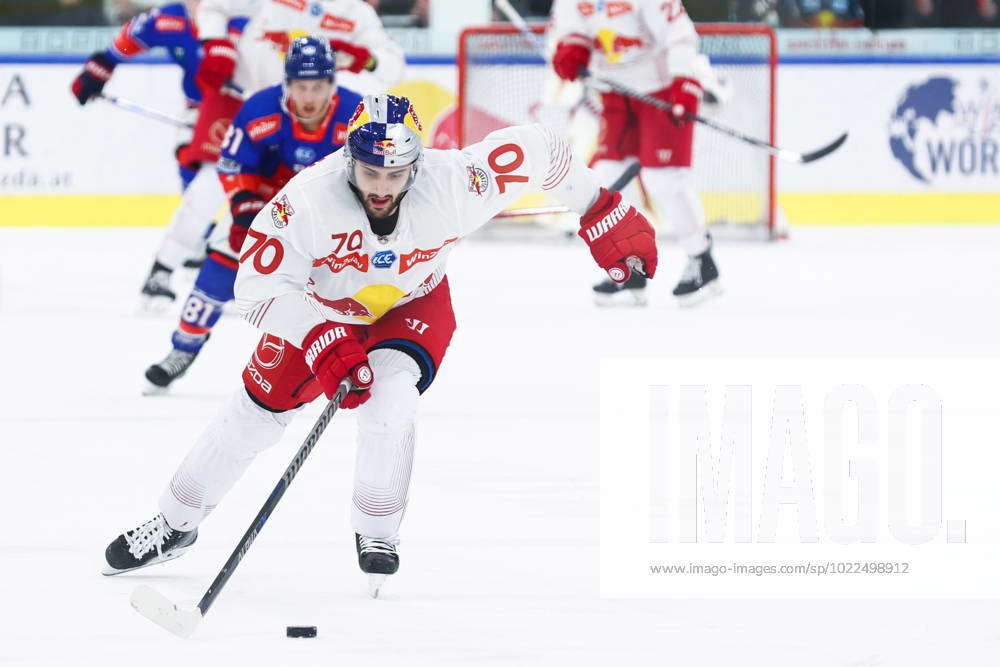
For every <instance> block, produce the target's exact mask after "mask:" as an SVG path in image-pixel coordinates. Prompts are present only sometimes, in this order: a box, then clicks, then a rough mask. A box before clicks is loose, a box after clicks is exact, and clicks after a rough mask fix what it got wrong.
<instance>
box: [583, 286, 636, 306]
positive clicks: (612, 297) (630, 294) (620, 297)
mask: <svg viewBox="0 0 1000 667" xmlns="http://www.w3.org/2000/svg"><path fill="white" fill-rule="evenodd" d="M594 303H595V304H596V305H598V306H600V307H601V308H643V307H645V306H648V305H649V298H648V297H647V296H646V290H631V289H630V290H622V291H620V292H615V293H614V294H601V293H599V292H595V293H594Z"/></svg>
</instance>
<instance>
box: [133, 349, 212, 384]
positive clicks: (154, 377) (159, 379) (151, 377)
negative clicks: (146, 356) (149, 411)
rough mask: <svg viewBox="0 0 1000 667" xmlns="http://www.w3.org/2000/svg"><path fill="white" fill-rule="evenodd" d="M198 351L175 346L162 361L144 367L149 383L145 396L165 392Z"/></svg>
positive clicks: (185, 370)
mask: <svg viewBox="0 0 1000 667" xmlns="http://www.w3.org/2000/svg"><path fill="white" fill-rule="evenodd" d="M206 340H207V339H206ZM200 351H201V348H198V352H200ZM198 352H185V351H184V350H178V349H177V348H176V347H175V348H174V349H172V350H170V354H168V355H167V356H166V357H164V358H163V360H162V361H159V362H157V363H155V364H153V365H152V366H150V367H149V368H147V369H146V380H147V381H148V382H149V384H148V385H147V386H146V390H145V391H144V392H143V393H144V394H145V395H146V396H154V395H156V394H162V393H164V392H166V391H167V389H168V388H169V387H170V383H171V382H173V381H174V380H176V379H177V378H179V377H180V376H182V375H184V373H186V372H187V369H188V368H189V367H190V366H191V364H193V363H194V360H195V358H196V357H197V356H198Z"/></svg>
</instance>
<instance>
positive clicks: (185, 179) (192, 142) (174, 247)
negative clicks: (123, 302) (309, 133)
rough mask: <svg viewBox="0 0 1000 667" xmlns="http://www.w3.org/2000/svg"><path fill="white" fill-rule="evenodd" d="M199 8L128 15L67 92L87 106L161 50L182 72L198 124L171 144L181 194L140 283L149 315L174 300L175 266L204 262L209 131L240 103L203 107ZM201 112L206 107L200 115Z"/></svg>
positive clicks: (211, 195) (217, 100) (216, 200)
mask: <svg viewBox="0 0 1000 667" xmlns="http://www.w3.org/2000/svg"><path fill="white" fill-rule="evenodd" d="M199 3H200V0H185V1H184V2H173V3H169V4H165V5H162V6H160V7H154V8H152V9H149V10H147V11H145V12H143V13H142V14H139V15H138V16H135V17H134V18H132V19H131V20H130V21H128V22H127V23H126V24H125V25H124V26H122V29H121V31H120V32H119V33H118V35H117V36H116V37H115V39H114V41H113V42H112V43H111V45H110V46H108V47H107V48H106V49H104V50H103V51H97V52H96V53H94V54H93V55H91V56H90V58H89V59H87V62H86V63H85V64H84V66H83V70H82V71H81V72H80V73H79V74H78V75H77V77H76V78H75V79H74V80H73V84H72V86H71V90H72V92H73V95H74V96H75V97H76V99H77V101H78V102H79V103H80V104H86V103H88V102H90V101H91V100H93V99H94V98H96V97H98V96H99V95H100V94H101V92H102V91H103V90H104V86H105V84H106V83H107V82H108V81H109V80H110V79H111V75H112V73H113V72H114V69H115V67H117V66H118V65H119V64H121V63H123V62H125V61H127V60H129V59H131V58H133V57H135V56H137V55H139V54H141V53H143V52H145V51H148V50H150V49H153V48H162V49H165V50H166V52H167V55H168V56H169V57H170V59H171V60H173V61H174V62H175V63H176V64H177V65H178V66H179V67H180V68H181V70H182V71H183V77H182V79H181V87H182V90H183V93H184V97H185V99H186V101H187V108H188V117H189V119H190V120H192V121H194V120H195V118H196V117H197V118H198V121H199V122H196V123H195V124H194V133H193V135H192V133H188V134H187V135H186V136H181V137H178V139H179V141H178V143H179V145H178V147H177V149H176V151H175V156H176V158H177V162H178V167H179V172H180V178H181V183H182V186H183V188H182V189H183V195H182V197H181V202H180V205H179V206H178V207H177V209H176V210H175V211H174V213H173V215H172V216H171V219H170V223H169V225H168V227H167V231H166V233H165V234H164V236H163V240H162V241H161V243H160V246H159V248H158V249H157V250H156V253H155V256H154V260H153V264H152V267H151V268H150V270H149V274H148V275H147V277H146V278H145V280H144V281H143V285H142V290H141V293H142V298H143V302H144V308H146V309H153V310H155V309H158V308H160V307H162V306H163V305H165V304H166V303H170V302H172V301H173V300H174V298H175V294H174V292H173V291H172V290H171V289H170V275H171V274H172V273H173V271H174V269H175V268H177V266H179V265H180V264H181V263H182V262H183V263H185V264H186V263H187V262H189V261H190V260H198V259H200V258H203V257H204V247H205V241H204V237H205V233H206V232H205V230H206V228H207V227H208V226H209V225H210V224H211V220H212V216H213V215H214V213H215V211H217V210H218V209H219V206H220V205H221V203H222V191H221V189H220V188H219V186H218V182H217V180H216V177H215V169H214V163H215V161H216V158H217V157H218V153H219V138H216V137H215V133H214V132H213V128H212V126H211V124H212V123H213V122H214V120H215V119H216V118H220V117H223V116H226V115H227V114H226V109H230V108H231V109H232V111H230V112H229V113H228V117H227V119H226V121H225V122H226V123H228V122H229V121H228V118H232V114H233V113H235V111H236V109H237V108H239V104H240V102H241V101H242V100H241V99H239V98H232V97H231V96H230V97H226V96H222V95H218V94H216V95H214V96H213V97H212V98H211V103H209V102H205V103H203V101H204V99H205V96H204V94H203V90H202V87H201V85H200V84H199V82H198V80H197V72H198V68H199V66H200V64H201V62H202V60H203V58H204V49H203V47H202V44H201V42H200V41H199V38H198V26H197V25H196V24H195V22H194V16H195V12H196V11H197V9H198V5H199ZM246 23H247V19H246V18H242V17H240V18H234V19H232V20H230V21H229V24H228V26H227V29H228V31H229V34H230V36H232V37H233V38H235V37H236V36H237V35H239V34H240V33H241V32H242V30H243V27H244V26H245V25H246ZM206 105H207V106H209V107H211V108H210V109H209V110H208V111H207V112H206V111H205V107H206ZM219 134H220V135H221V133H219ZM202 167H205V168H204V169H202Z"/></svg>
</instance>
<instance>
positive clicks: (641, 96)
mask: <svg viewBox="0 0 1000 667" xmlns="http://www.w3.org/2000/svg"><path fill="white" fill-rule="evenodd" d="M580 75H581V76H582V77H585V78H587V79H589V80H590V81H593V82H595V83H599V84H601V85H603V86H607V87H608V88H610V89H611V90H613V91H615V92H616V93H618V94H619V95H624V96H625V97H631V98H633V99H636V100H639V101H640V102H644V103H645V104H648V105H650V106H653V107H656V108H657V109H660V110H662V111H665V112H666V113H668V114H671V115H672V114H673V109H672V108H671V105H670V104H668V103H667V102H664V101H663V100H661V99H658V98H656V97H653V96H652V95H647V94H645V93H640V92H638V91H635V90H632V89H631V88H629V87H628V86H623V85H621V84H620V83H616V82H614V81H609V80H608V79H602V78H600V77H596V76H592V75H591V74H590V72H588V71H587V70H581V71H580ZM684 119H685V120H688V121H694V122H696V123H700V124H702V125H704V126H706V127H710V128H712V129H713V130H715V131H717V132H721V133H723V134H725V135H727V136H729V137H732V138H733V139H736V140H738V141H742V142H743V143H746V144H749V145H751V146H754V147H756V148H760V149H763V150H765V151H767V152H768V153H770V154H771V155H774V156H776V157H778V158H781V159H782V160H786V161H788V162H797V163H799V164H808V163H810V162H815V161H816V160H819V159H820V158H823V157H826V156H827V155H829V154H830V153H832V152H834V151H835V150H837V149H838V148H840V147H841V146H843V145H844V142H845V141H847V132H844V133H843V134H842V135H840V136H839V137H837V138H836V139H835V140H833V141H832V142H830V143H829V144H827V145H826V146H823V147H822V148H820V149H818V150H815V151H812V152H811V153H797V152H795V151H792V150H788V149H787V148H781V147H779V146H775V145H774V144H772V143H769V142H767V141H764V140H762V139H757V138H755V137H751V136H750V135H747V134H744V133H742V132H740V131H739V130H736V129H733V128H731V127H728V126H726V125H723V124H721V123H717V122H715V121H713V120H709V119H707V118H705V117H704V116H699V115H698V114H693V113H689V114H687V115H685V116H684Z"/></svg>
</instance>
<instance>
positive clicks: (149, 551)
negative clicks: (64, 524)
mask: <svg viewBox="0 0 1000 667" xmlns="http://www.w3.org/2000/svg"><path fill="white" fill-rule="evenodd" d="M197 539H198V529H197V528H195V529H194V530H192V531H190V532H187V533H184V532H181V531H179V530H174V529H173V528H171V527H170V526H168V525H167V520H166V519H164V518H163V515H162V514H157V515H156V516H155V517H153V518H152V519H150V520H149V521H147V522H146V523H144V524H142V525H141V526H139V527H138V528H134V529H133V530H130V531H128V532H126V533H123V534H122V535H119V536H118V537H117V538H116V539H115V541H114V542H112V543H111V544H109V545H108V548H107V549H106V550H105V551H104V559H105V560H106V561H107V563H108V566H107V567H105V568H104V570H103V574H105V575H108V576H110V575H113V574H121V573H122V572H130V571H132V570H137V569H139V568H140V567H146V566H147V565H155V564H156V563H163V562H165V561H168V560H173V559H174V558H177V557H178V556H180V555H182V554H183V553H184V552H185V551H187V550H188V548H189V547H190V546H191V545H192V544H194V543H195V540H197Z"/></svg>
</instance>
